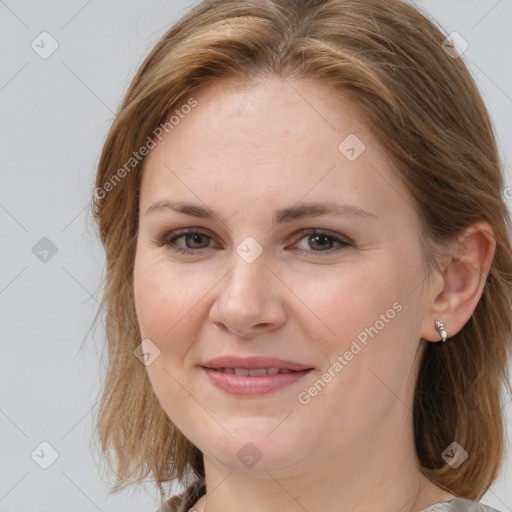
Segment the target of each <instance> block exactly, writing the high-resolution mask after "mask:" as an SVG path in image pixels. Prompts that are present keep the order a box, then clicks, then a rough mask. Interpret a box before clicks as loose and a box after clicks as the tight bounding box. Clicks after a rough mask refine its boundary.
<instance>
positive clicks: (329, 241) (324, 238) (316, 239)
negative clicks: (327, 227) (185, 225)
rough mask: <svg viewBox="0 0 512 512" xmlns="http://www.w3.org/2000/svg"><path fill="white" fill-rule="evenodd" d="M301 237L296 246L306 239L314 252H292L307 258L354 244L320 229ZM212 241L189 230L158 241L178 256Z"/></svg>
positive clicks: (194, 252) (208, 236)
mask: <svg viewBox="0 0 512 512" xmlns="http://www.w3.org/2000/svg"><path fill="white" fill-rule="evenodd" d="M300 235H301V237H300V238H299V239H298V241H297V242H295V244H294V245H297V244H298V243H299V242H300V241H301V240H303V239H306V243H307V244H308V245H309V246H310V247H312V248H313V250H308V249H303V248H295V249H291V250H293V251H295V252H298V253H299V254H303V255H306V256H311V254H315V253H328V254H332V253H333V252H339V251H340V250H342V249H344V248H346V247H350V246H353V242H352V241H351V240H350V239H349V238H347V237H344V236H341V235H338V234H333V233H330V232H327V231H323V230H319V229H305V230H303V231H301V232H300ZM180 238H183V239H184V241H185V247H183V246H180V245H177V244H176V243H175V242H176V241H177V240H179V239H180ZM212 240H213V237H211V236H210V235H208V234H207V233H205V232H203V231H199V230H197V229H192V228H189V229H182V230H177V231H171V232H170V233H167V234H166V235H165V236H164V238H163V239H162V240H159V241H158V245H160V246H165V247H167V248H169V249H170V250H172V251H174V252H176V253H178V254H189V255H193V254H197V253H198V252H200V251H201V250H202V249H206V248H208V247H211V246H210V245H209V243H210V241H212ZM334 244H338V245H339V247H334V248H333V245H334ZM315 248H316V249H315Z"/></svg>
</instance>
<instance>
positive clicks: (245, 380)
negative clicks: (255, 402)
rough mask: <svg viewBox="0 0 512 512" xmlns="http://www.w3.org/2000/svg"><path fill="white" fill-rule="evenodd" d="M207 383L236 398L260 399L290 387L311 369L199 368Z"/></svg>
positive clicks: (273, 367) (271, 367) (274, 367)
mask: <svg viewBox="0 0 512 512" xmlns="http://www.w3.org/2000/svg"><path fill="white" fill-rule="evenodd" d="M200 368H201V370H202V371H204V372H205V374H206V376H207V377H208V381H209V382H210V383H211V384H213V386H214V387H215V388H217V389H218V390H220V391H222V392H223V393H226V394H228V395H232V396H236V397H237V398H247V399H249V398H251V397H261V396H263V395H271V394H273V393H276V392H278V391H280V390H283V389H285V388H287V387H288V386H292V385H293V384H294V383H296V382H298V381H299V380H301V379H302V378H303V377H305V376H306V375H308V374H309V373H310V372H311V371H313V368H305V369H302V370H292V369H290V368H278V367H276V366H270V367H264V368H239V367H234V368H232V367H223V366H221V367H218V368H211V367H208V366H201V367H200Z"/></svg>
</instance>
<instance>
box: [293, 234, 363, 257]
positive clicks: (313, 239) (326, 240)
mask: <svg viewBox="0 0 512 512" xmlns="http://www.w3.org/2000/svg"><path fill="white" fill-rule="evenodd" d="M301 235H302V236H301V237H300V239H299V240H298V242H300V241H301V240H302V239H306V243H307V244H309V246H310V247H317V248H320V250H313V251H310V250H305V249H293V250H294V251H297V252H299V253H300V254H304V255H306V256H310V255H311V253H319V252H323V253H328V254H332V253H333V252H339V251H340V250H341V249H344V248H346V247H350V246H352V245H353V243H352V241H351V240H350V239H349V238H347V237H342V236H340V235H336V234H331V233H329V232H327V231H322V230H319V229H305V230H303V231H302V232H301ZM298 242H296V243H298ZM333 243H337V244H340V245H341V247H337V248H334V249H333V248H332V246H333Z"/></svg>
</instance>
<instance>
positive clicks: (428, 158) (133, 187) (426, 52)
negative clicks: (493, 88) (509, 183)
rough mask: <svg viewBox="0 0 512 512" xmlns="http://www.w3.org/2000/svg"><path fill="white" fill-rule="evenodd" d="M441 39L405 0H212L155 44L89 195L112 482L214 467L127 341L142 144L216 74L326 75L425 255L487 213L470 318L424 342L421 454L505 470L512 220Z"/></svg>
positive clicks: (471, 479)
mask: <svg viewBox="0 0 512 512" xmlns="http://www.w3.org/2000/svg"><path fill="white" fill-rule="evenodd" d="M446 37H447V36H446V34H444V33H443V29H442V28H441V27H438V26H437V24H436V23H435V22H434V21H432V20H430V19H429V18H428V17H427V15H426V14H423V13H422V12H421V11H420V10H418V9H417V8H415V7H413V6H411V5H409V4H407V3H405V2H403V1H401V0H388V1H385V2H383V1H382V0H309V1H308V0H302V1H300V0H265V1H256V0H205V1H202V2H201V3H199V4H197V5H196V6H195V7H193V8H192V9H191V10H190V11H189V12H188V13H186V14H185V15H184V16H183V17H182V18H181V19H180V20H179V21H178V22H177V23H176V24H174V25H173V26H172V27H171V28H170V29H169V30H168V31H167V32H166V33H165V34H164V35H163V37H162V38H161V39H160V40H159V41H158V43H157V44H156V46H154V48H153V49H152V50H151V52H150V53H149V55H148V56H147V57H146V59H145V60H144V62H143V63H142V65H141V66H140V68H139V70H138V71H137V73H136V75H135V77H134V79H133V81H132V82H131V84H130V86H129V88H128V91H127V93H126V95H125V97H124V99H123V101H122V104H121V106H120V109H119V110H118V112H117V114H116V116H115V119H114V121H113V124H112V126H111V129H110V131H109V133H108V136H107V138H106V141H105V144H104V147H103V149H102V153H101V156H100V160H99V164H98V170H97V176H96V189H95V192H94V198H93V209H94V218H95V221H96V222H97V225H98V228H99V236H100V238H101V241H102V243H103V245H104V248H105V251H106V272H105V277H104V283H103V284H102V285H104V291H103V297H102V301H101V304H100V311H104V312H105V329H106V344H107V346H108V368H107V373H106V378H105V382H104V387H103V391H102V396H101V404H100V409H99V415H98V421H97V425H96V427H97V435H98V437H99V440H100V442H101V450H102V452H103V454H104V456H105V459H106V460H107V463H108V466H109V468H110V469H111V470H112V471H113V472H114V474H115V477H116V484H115V486H114V487H113V491H114V492H117V491H119V490H121V489H123V488H125V487H126V486H128V485H131V484H134V483H137V482H141V481H142V480H143V479H145V478H146V477H150V478H152V479H153V480H154V482H155V483H156V485H157V486H158V488H159V490H160V492H161V494H162V496H163V495H164V492H163V484H164V483H165V482H170V481H172V480H175V479H177V480H178V481H179V482H183V479H184V478H188V476H190V475H192V472H193V473H195V474H196V475H197V476H198V477H199V478H204V476H205V475H204V463H203V457H202V453H201V451H200V450H199V449H198V448H197V447H196V446H194V445H193V444H192V443H191V442H190V441H189V440H188V439H187V438H186V437H185V436H184V435H183V434H182V433H181V432H180V431H179V430H178V429H177V428H176V427H175V426H174V425H173V423H172V421H171V420H170V419H169V418H168V417H167V415H166V414H165V412H164V411H163V409H162V407H161V405H160V403H159V401H158V399H157V397H156V395H155V393H154V391H153V389H152V386H151V384H150V381H149V378H148V374H147V371H146V368H145V366H144V365H142V364H141V363H140V362H139V361H138V359H137V358H136V357H134V354H133V352H134V349H136V347H137V346H138V345H139V344H140V343H141V334H140V331H139V326H138V322H137V317H136V312H135V305H134V294H133V268H134V257H135V247H136V242H137V227H138V215H139V192H140V182H141V175H142V169H143V162H144V159H143V158H140V159H139V158H137V159H134V155H135V153H134V152H135V151H136V150H137V149H138V148H142V146H144V145H145V144H147V142H146V141H148V140H149V139H150V138H151V136H152V134H153V135H155V133H157V130H156V129H157V127H159V126H161V125H162V124H163V123H164V126H167V127H168V126H169V123H168V122H167V125H165V122H166V120H167V119H168V118H169V116H170V115H171V114H172V113H173V112H174V111H175V109H176V108H177V107H179V106H180V105H182V104H184V103H185V102H186V100H187V98H190V97H191V96H192V95H193V94H195V93H198V91H199V90H201V89H202V88H204V87H207V86H208V85H209V84H211V83H212V82H213V81H215V80H219V79H221V78H238V79H239V80H240V82H241V83H242V82H245V83H251V81H253V82H254V81H256V80H257V79H259V78H262V77H263V78H265V77H271V76H278V77H282V78H285V79H290V80H295V79H298V80H301V79H303V80H316V81H320V82H321V83H324V84H328V85H329V86H330V87H332V88H333V90H334V91H335V92H339V94H340V101H342V95H343V97H345V98H349V99H350V100H351V101H352V102H353V103H354V105H356V106H358V107H359V108H360V112H361V113H362V115H363V116H364V119H365V121H366V123H368V125H369V126H370V127H371V128H372V130H373V131H374V133H375V134H376V135H377V137H378V138H379V140H380V142H382V144H383V145H384V147H385V148H387V151H388V153H389V156H390V159H391V160H392V162H394V164H395V167H396V173H397V175H398V177H399V178H400V179H401V181H402V182H403V183H404V185H405V186H406V188H407V190H408V191H409V193H410V195H411V197H412V199H413V201H414V208H415V210H416V212H417V214H418V216H419V219H420V222H421V237H422V240H424V241H425V248H424V250H425V251H426V252H425V254H426V256H427V258H426V261H427V262H428V265H429V268H432V269H434V268H435V267H436V261H437V259H436V250H435V247H437V246H438V245H439V244H443V243H448V242H449V241H452V240H453V239H454V238H456V237H457V236H458V235H460V234H461V233H462V232H463V230H465V229H466V228H468V227H469V226H471V225H472V224H474V223H476V222H478V221H487V222H488V223H489V224H490V225H491V226H492V229H493V230H494V238H495V241H496V250H495V254H494V258H493V260H492V264H491V267H490V270H489V273H488V275H487V279H486V283H485V287H484V290H483V293H482V296H481V298H480V300H479V302H478V304H477V306H476V308H475V310H474V312H473V314H472V316H471V318H470V319H469V321H468V322H467V323H466V324H465V325H464V327H463V328H462V329H461V330H460V331H459V332H458V333H457V334H455V335H453V336H452V337H451V338H450V339H449V340H448V342H447V343H425V344H424V345H425V349H424V352H423V354H422V356H421V361H420V367H419V372H418V378H417V383H416V388H415V394H414V406H413V422H414V437H415V447H416V454H417V459H418V464H419V468H420V470H421V471H422V473H423V474H424V475H425V476H426V477H427V478H429V479H430V480H431V481H432V482H434V483H435V484H436V485H438V486H439V487H441V488H444V489H446V490H449V491H450V492H451V493H453V494H455V495H457V496H460V497H464V498H467V499H471V500H479V499H480V498H481V496H482V495H483V494H484V493H485V491H486V490H487V489H488V488H489V486H490V485H491V484H492V482H493V481H494V480H495V479H496V477H497V475H498V473H499V470H500V469H501V464H502V460H503V456H504V444H505V431H504V418H503V412H502V405H503V403H502V400H503V397H502V396H501V391H502V385H504V384H506V386H507V388H508V390H509V391H512V389H511V387H510V382H509V378H508V368H507V362H508V358H509V357H510V352H511V348H512V320H511V319H512V314H511V313H512V311H511V303H512V276H511V271H512V248H511V231H510V229H511V220H510V214H509V211H508V209H507V205H506V202H505V200H504V197H503V188H504V179H503V175H502V164H501V163H500V159H499V155H498V149H497V144H496V140H495V135H494V132H493V126H492V122H491V119H490V117H489V114H488V111H487V110H486V107H485V105H484V102H483V100H482V97H481V95H480V93H479V91H478V88H477V86H476V85H475V82H474V80H473V78H472V77H471V75H470V73H469V71H468V69H467V67H466V65H465V64H464V62H463V59H462V58H461V57H459V58H454V56H453V55H449V53H448V52H447V51H445V50H444V48H443V46H442V43H443V41H444V40H445V38H446ZM166 131H168V129H167V128H166ZM158 133H159V132H158ZM142 153H143V152H142V151H141V154H142ZM127 162H130V168H129V169H127V166H126V163H127ZM123 170H124V172H122V171H123ZM96 318H97V317H96ZM453 441H457V442H458V443H459V444H460V445H461V446H462V447H463V448H464V449H465V450H466V451H467V452H468V453H469V458H468V459H467V460H466V461H465V462H464V463H463V464H462V465H461V466H459V467H458V468H457V469H453V468H451V467H450V466H449V465H448V464H446V463H445V462H444V460H443V458H442V453H443V451H444V450H445V449H446V448H447V447H448V445H450V444H451V443H452V442H453Z"/></svg>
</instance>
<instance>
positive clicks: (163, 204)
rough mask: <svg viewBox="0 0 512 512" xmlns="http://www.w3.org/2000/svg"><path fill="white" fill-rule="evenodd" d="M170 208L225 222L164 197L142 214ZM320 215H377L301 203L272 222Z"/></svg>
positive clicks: (346, 206) (202, 208)
mask: <svg viewBox="0 0 512 512" xmlns="http://www.w3.org/2000/svg"><path fill="white" fill-rule="evenodd" d="M165 209H170V210H173V211H175V212H178V213H183V214H185V215H190V216H192V217H198V218H203V219H217V220H218V221H220V222H222V223H223V224H225V221H224V219H223V218H222V216H220V215H219V214H218V213H216V212H214V211H213V210H211V209H210V208H208V207H207V206H202V205H199V204H193V203H186V202H182V201H173V200H170V199H164V200H162V201H157V202H156V203H153V204H152V205H151V206H150V207H149V208H148V209H147V210H146V213H145V214H144V215H148V214H149V213H151V212H155V211H159V210H165ZM320 215H346V216H351V217H359V218H367V219H376V218H377V216H376V215H375V214H374V213H371V212H368V211H366V210H363V209H362V208H360V207H359V206H355V205H351V204H341V203H332V202H326V203H302V204H300V205H297V206H292V207H289V208H283V209H281V210H277V211H276V212H274V216H273V222H274V223H277V224H284V223H285V222H291V221H294V220H298V219H303V218H306V217H319V216H320Z"/></svg>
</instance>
